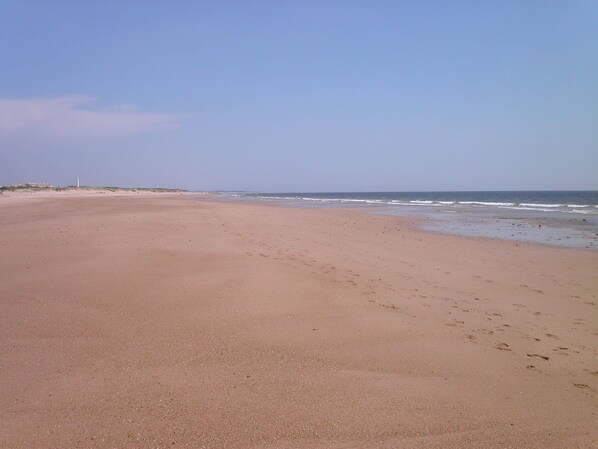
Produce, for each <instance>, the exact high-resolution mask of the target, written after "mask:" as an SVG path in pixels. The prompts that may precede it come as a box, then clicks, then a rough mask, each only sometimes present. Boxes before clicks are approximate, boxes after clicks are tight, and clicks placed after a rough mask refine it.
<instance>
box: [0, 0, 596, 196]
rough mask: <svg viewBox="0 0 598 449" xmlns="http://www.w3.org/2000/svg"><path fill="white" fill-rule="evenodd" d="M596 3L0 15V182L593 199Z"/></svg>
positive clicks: (178, 5) (227, 5)
mask: <svg viewBox="0 0 598 449" xmlns="http://www.w3.org/2000/svg"><path fill="white" fill-rule="evenodd" d="M597 24H598V2H592V1H575V0H570V1H531V0H530V1H498V0H496V1H451V2H447V1H428V2H426V1H375V0H370V1H349V0H347V1H324V0H319V1H308V0H302V1H299V0H297V1H282V2H281V1H259V0H257V1H252V2H246V1H222V0H221V1H214V2H210V1H194V2H191V1H183V0H181V1H175V2H173V1H140V0H129V1H122V0H121V1H109V0H102V1H85V2H80V1H75V0H72V1H47V0H46V1H29V0H18V1H6V0H0V185H6V184H13V183H23V182H49V183H52V184H54V185H61V186H64V185H72V184H74V183H75V179H76V177H77V176H79V177H80V178H81V183H82V184H84V185H95V186H139V187H141V186H145V187H178V188H186V189H192V190H250V191H262V192H297V191H300V192H308V191H452V190H453V191H454V190H569V189H571V190H596V189H598V26H597Z"/></svg>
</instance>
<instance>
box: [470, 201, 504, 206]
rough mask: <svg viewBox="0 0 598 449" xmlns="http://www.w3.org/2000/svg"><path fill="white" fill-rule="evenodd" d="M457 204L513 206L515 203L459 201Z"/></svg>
mask: <svg viewBox="0 0 598 449" xmlns="http://www.w3.org/2000/svg"><path fill="white" fill-rule="evenodd" d="M459 204H471V205H474V206H475V205H477V206H514V205H515V203H491V202H486V201H459Z"/></svg>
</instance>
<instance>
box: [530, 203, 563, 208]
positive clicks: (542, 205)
mask: <svg viewBox="0 0 598 449" xmlns="http://www.w3.org/2000/svg"><path fill="white" fill-rule="evenodd" d="M519 205H520V206H523V207H563V206H565V205H564V204H537V203H519Z"/></svg>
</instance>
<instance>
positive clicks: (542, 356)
mask: <svg viewBox="0 0 598 449" xmlns="http://www.w3.org/2000/svg"><path fill="white" fill-rule="evenodd" d="M527 356H528V357H538V358H540V359H542V360H550V357H546V356H545V355H540V354H527Z"/></svg>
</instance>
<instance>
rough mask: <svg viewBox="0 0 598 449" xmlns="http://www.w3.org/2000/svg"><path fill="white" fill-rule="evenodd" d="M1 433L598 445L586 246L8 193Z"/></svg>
mask: <svg viewBox="0 0 598 449" xmlns="http://www.w3.org/2000/svg"><path fill="white" fill-rule="evenodd" d="M0 248H2V257H1V258H0V317H1V319H0V447H2V448H6V449H9V448H11V449H12V448H15V449H17V448H19V449H24V448H27V449H35V448H44V449H45V448H150V447H151V448H166V447H169V448H202V447H206V448H260V449H265V448H310V449H311V448H366V447H374V448H426V449H430V448H497V447H501V448H591V447H598V430H597V426H596V422H597V419H598V418H597V413H598V354H597V350H598V344H597V343H598V307H597V306H598V297H597V296H598V252H596V251H589V250H584V249H567V248H557V247H551V246H543V245H537V244H528V243H521V242H514V241H500V240H491V239H484V238H467V237H460V236H448V235H441V234H436V233H430V232H425V231H421V230H418V228H417V226H416V222H415V221H414V220H413V219H411V218H408V217H391V216H382V215H372V214H365V213H360V212H359V211H355V210H347V209H309V208H290V207H279V206H272V205H260V204H241V203H232V202H231V203H224V202H215V201H207V200H202V199H201V198H198V197H195V196H193V195H190V194H130V195H126V194H123V195H114V194H110V193H106V194H92V193H87V194H84V195H78V194H77V193H73V192H70V193H68V194H67V193H65V194H55V195H41V194H40V195H35V194H29V195H24V194H23V195H18V194H15V195H7V196H0Z"/></svg>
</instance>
